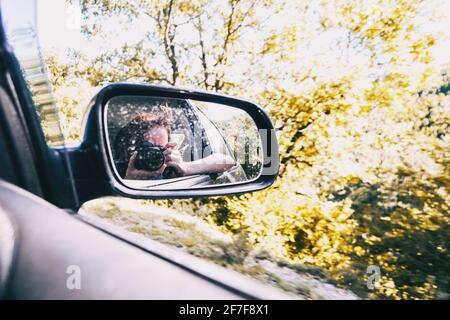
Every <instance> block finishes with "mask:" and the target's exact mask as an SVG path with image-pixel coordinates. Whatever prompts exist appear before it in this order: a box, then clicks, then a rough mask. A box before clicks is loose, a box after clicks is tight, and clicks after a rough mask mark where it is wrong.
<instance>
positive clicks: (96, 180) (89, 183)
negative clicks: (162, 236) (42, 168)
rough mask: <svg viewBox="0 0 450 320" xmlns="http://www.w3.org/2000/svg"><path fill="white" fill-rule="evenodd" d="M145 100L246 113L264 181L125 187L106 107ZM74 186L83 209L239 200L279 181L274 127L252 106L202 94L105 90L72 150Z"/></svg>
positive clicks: (148, 88) (127, 87)
mask: <svg viewBox="0 0 450 320" xmlns="http://www.w3.org/2000/svg"><path fill="white" fill-rule="evenodd" d="M127 95H132V96H144V97H145V96H147V97H162V98H174V99H192V100H197V101H203V102H211V103H218V104H224V105H228V106H230V107H235V108H238V109H241V110H243V111H245V112H246V113H247V114H248V115H249V116H250V117H251V118H252V119H253V121H254V122H255V124H256V126H257V127H258V130H259V132H260V137H261V142H262V149H263V150H262V153H263V166H262V171H261V175H260V176H259V177H258V178H256V179H254V180H252V181H249V182H242V183H238V184H230V185H212V186H205V187H203V188H195V189H193V188H191V189H182V190H142V189H133V188H130V187H127V186H125V185H124V184H123V182H122V181H121V179H120V177H118V176H117V172H116V171H115V170H114V169H113V168H114V163H113V159H112V157H111V155H110V152H109V149H108V145H107V139H108V138H107V128H106V120H105V112H106V111H105V109H106V104H107V102H108V101H109V100H110V99H111V98H113V97H117V96H127ZM69 154H70V155H71V156H70V159H71V164H72V168H73V172H74V177H75V184H76V186H77V190H78V193H79V195H78V196H79V198H80V202H81V203H83V202H84V201H87V200H89V199H93V198H96V197H99V196H104V195H122V196H126V197H131V198H140V199H161V198H164V199H167V198H190V197H205V196H218V195H230V194H241V193H246V192H253V191H258V190H262V189H264V188H267V187H268V186H270V185H271V184H272V183H273V182H274V181H275V179H276V177H277V175H278V167H279V155H278V144H277V139H276V134H275V130H274V127H273V124H272V122H271V120H270V118H269V116H268V115H267V113H266V112H265V111H264V110H263V109H262V108H260V107H259V106H258V105H256V104H255V103H253V102H250V101H247V100H242V99H237V98H234V97H230V96H226V95H221V94H215V93H208V92H203V91H196V90H188V89H179V88H173V87H165V86H157V85H145V84H130V83H117V84H111V85H108V86H105V87H104V88H102V89H101V90H100V91H99V92H98V93H97V94H96V95H95V96H94V97H93V99H92V100H91V103H90V106H89V111H88V116H87V118H86V121H85V124H84V137H83V142H82V144H81V146H80V147H79V148H77V149H76V150H72V152H71V150H69Z"/></svg>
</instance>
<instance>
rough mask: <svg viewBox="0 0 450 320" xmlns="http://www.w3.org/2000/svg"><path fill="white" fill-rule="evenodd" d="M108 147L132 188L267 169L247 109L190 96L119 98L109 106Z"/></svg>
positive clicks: (229, 180)
mask: <svg viewBox="0 0 450 320" xmlns="http://www.w3.org/2000/svg"><path fill="white" fill-rule="evenodd" d="M105 121H106V124H107V126H106V127H107V131H108V134H107V136H108V140H109V141H108V147H109V149H110V155H111V156H112V158H113V162H114V164H115V171H116V174H117V175H118V176H119V177H120V178H121V179H122V182H123V183H124V184H125V185H126V186H127V187H130V188H134V189H146V190H177V189H187V188H189V189H192V188H198V187H205V186H208V185H224V184H235V183H242V182H248V181H251V180H255V179H256V178H258V177H259V175H260V174H261V170H262V160H263V159H262V146H261V138H260V134H259V132H258V128H257V126H256V124H255V123H254V121H253V119H252V118H251V117H250V116H249V115H248V114H247V113H246V112H245V111H243V110H241V109H238V108H235V107H231V106H228V105H221V104H216V103H210V102H202V101H193V100H186V99H173V98H160V97H146V96H118V97H114V98H112V99H110V100H109V101H108V103H107V104H106V112H105Z"/></svg>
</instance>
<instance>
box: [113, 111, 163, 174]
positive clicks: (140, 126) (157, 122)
mask: <svg viewBox="0 0 450 320" xmlns="http://www.w3.org/2000/svg"><path fill="white" fill-rule="evenodd" d="M154 127H163V128H164V129H166V130H167V133H168V134H169V135H170V133H171V129H170V115H169V114H167V113H163V114H160V115H155V114H153V113H149V112H143V113H140V114H138V115H137V116H135V117H134V118H133V120H131V121H130V122H129V123H127V124H126V125H125V126H124V127H123V128H121V129H120V130H119V132H118V133H117V135H116V138H115V140H114V158H115V159H116V162H118V163H117V164H119V163H122V164H123V165H124V164H125V163H126V164H128V161H129V160H130V157H131V155H132V154H133V152H134V151H135V150H136V147H137V146H138V145H139V144H140V143H142V142H144V141H145V134H146V133H147V132H148V131H149V130H150V129H152V128H154ZM120 171H122V170H119V173H120V174H121V175H122V173H121V172H120Z"/></svg>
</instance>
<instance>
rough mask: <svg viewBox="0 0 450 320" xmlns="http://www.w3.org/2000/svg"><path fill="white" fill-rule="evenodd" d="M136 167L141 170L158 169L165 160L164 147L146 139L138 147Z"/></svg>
mask: <svg viewBox="0 0 450 320" xmlns="http://www.w3.org/2000/svg"><path fill="white" fill-rule="evenodd" d="M136 151H137V156H136V161H135V167H136V169H139V170H146V171H156V170H158V169H159V168H161V166H162V165H163V164H164V162H165V157H164V148H163V147H160V146H156V145H154V144H153V143H151V142H148V141H145V142H143V143H141V144H139V145H138V146H137V148H136Z"/></svg>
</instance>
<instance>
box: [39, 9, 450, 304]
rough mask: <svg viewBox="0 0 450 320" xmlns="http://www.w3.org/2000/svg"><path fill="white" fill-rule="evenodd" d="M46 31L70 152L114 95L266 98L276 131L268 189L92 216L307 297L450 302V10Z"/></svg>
mask: <svg viewBox="0 0 450 320" xmlns="http://www.w3.org/2000/svg"><path fill="white" fill-rule="evenodd" d="M38 26H39V38H40V41H41V45H42V50H43V53H44V56H45V59H46V61H47V64H48V71H49V73H50V77H51V82H52V86H53V89H54V92H55V97H56V100H57V105H58V108H59V110H60V113H61V120H62V125H63V129H64V133H65V137H66V142H67V143H78V142H79V141H80V139H81V137H80V134H81V122H82V119H83V115H84V113H85V111H86V107H87V104H88V101H89V99H90V97H91V96H92V95H93V94H94V93H95V92H96V90H98V89H99V88H100V87H101V86H103V85H105V84H108V83H111V82H117V81H127V82H145V83H160V84H166V85H176V86H183V87H195V88H201V89H206V90H211V91H217V92H222V93H226V94H231V95H236V96H239V97H242V98H247V99H252V100H254V101H256V102H257V103H259V104H260V105H261V106H263V107H264V108H265V109H266V110H267V111H268V112H269V113H270V115H271V117H272V119H273V121H274V123H275V126H276V129H277V134H278V141H279V144H280V151H281V158H280V162H281V169H280V176H279V178H278V180H277V181H276V183H275V184H274V185H273V186H272V187H271V188H269V189H267V190H265V191H262V192H257V193H254V194H249V195H244V196H240V197H236V196H233V197H216V198H211V199H190V200H167V201H142V200H141V201H134V200H129V199H121V198H104V199H99V200H95V201H91V202H89V203H87V204H85V205H84V209H85V210H87V211H89V212H93V213H95V214H98V215H99V216H101V217H104V218H105V219H108V220H109V221H110V222H112V223H115V224H118V225H120V226H123V227H124V228H126V229H127V230H129V231H131V232H137V233H140V234H143V235H145V236H147V237H151V238H153V239H156V240H159V241H161V242H164V243H166V244H169V245H173V246H176V247H178V248H180V249H181V250H185V251H187V252H190V253H192V254H194V255H196V256H200V257H202V258H204V259H207V260H209V261H212V262H214V263H218V264H220V265H223V266H226V267H228V268H232V269H234V270H238V271H240V272H243V273H245V274H247V275H250V276H253V277H255V278H257V279H259V280H261V281H264V282H266V283H269V284H271V285H274V286H278V287H281V288H283V289H284V290H287V291H289V292H293V293H296V294H298V295H301V296H302V297H306V298H346V297H355V296H357V297H359V298H364V299H365V298H371V299H437V298H438V299H448V298H449V294H450V275H449V270H450V255H449V244H450V226H449V220H450V216H449V206H450V197H449V188H450V175H449V172H450V167H449V161H450V157H449V152H450V149H449V135H448V133H449V130H450V129H449V123H450V97H449V90H450V79H449V72H450V1H449V0H444V1H443V0H439V1H438V0H423V1H411V0H376V1H374V0H328V1H319V0H309V1H308V0H277V1H273V0H221V1H219V0H152V1H143V0H125V1H109V0H103V1H97V0H85V1H64V0H60V1H54V0H52V1H50V0H39V1H38ZM44 127H45V123H44ZM55 144H57V141H55ZM154 206H160V207H165V208H166V209H164V210H165V211H157V210H154V209H152V208H154ZM161 212H163V214H161ZM374 280H376V281H374ZM331 287H332V288H336V289H335V291H333V290H330V289H329V288H331ZM330 294H334V295H330Z"/></svg>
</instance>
